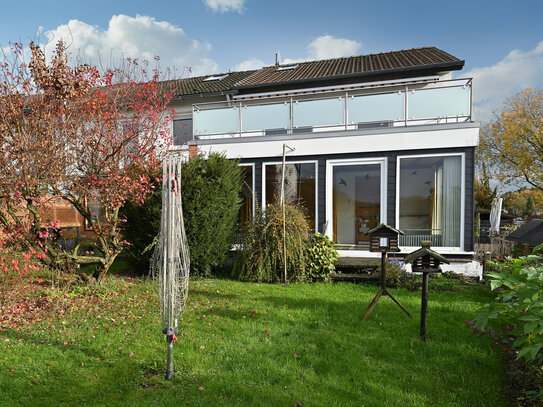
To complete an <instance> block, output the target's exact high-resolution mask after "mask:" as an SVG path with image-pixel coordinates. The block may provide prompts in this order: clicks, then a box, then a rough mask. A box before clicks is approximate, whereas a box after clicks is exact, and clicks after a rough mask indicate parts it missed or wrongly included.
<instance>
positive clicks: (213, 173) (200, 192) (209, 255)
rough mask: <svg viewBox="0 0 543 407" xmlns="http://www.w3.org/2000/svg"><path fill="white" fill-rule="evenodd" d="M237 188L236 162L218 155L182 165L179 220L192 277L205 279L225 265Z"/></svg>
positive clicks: (239, 183)
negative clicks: (188, 254)
mask: <svg viewBox="0 0 543 407" xmlns="http://www.w3.org/2000/svg"><path fill="white" fill-rule="evenodd" d="M241 188H242V172H241V168H240V167H239V163H238V161H236V160H228V159H227V158H226V157H225V156H224V155H222V154H217V153H211V154H210V155H209V156H208V157H207V158H204V157H202V156H197V157H195V158H193V159H192V160H190V161H189V162H187V163H185V164H184V165H183V167H182V173H181V191H182V195H183V217H184V220H185V231H186V233H187V241H188V244H189V251H190V265H191V274H192V275H193V276H194V275H195V276H201V277H203V276H208V275H210V274H211V272H212V270H214V269H215V268H217V267H220V266H222V265H223V263H224V262H225V260H226V256H227V254H228V250H229V249H230V245H231V244H232V242H233V241H234V234H235V232H236V228H237V219H238V211H239V206H240V194H241Z"/></svg>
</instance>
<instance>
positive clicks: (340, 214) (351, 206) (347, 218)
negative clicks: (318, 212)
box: [332, 164, 381, 246]
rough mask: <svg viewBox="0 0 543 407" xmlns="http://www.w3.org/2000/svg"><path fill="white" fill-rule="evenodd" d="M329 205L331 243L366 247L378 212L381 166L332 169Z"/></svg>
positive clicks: (370, 165)
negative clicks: (331, 224) (331, 189)
mask: <svg viewBox="0 0 543 407" xmlns="http://www.w3.org/2000/svg"><path fill="white" fill-rule="evenodd" d="M332 205H333V206H332V208H333V210H332V212H333V213H332V216H333V227H334V230H333V236H334V242H335V243H338V244H357V245H363V246H366V245H369V240H370V239H369V235H368V233H367V232H368V231H369V230H370V229H372V228H374V227H375V226H377V225H379V219H380V213H381V165H380V164H362V165H336V166H334V167H333V204H332Z"/></svg>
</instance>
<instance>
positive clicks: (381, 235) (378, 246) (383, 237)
mask: <svg viewBox="0 0 543 407" xmlns="http://www.w3.org/2000/svg"><path fill="white" fill-rule="evenodd" d="M368 234H369V235H370V252H380V253H381V289H380V290H379V292H378V293H377V295H376V296H375V298H374V299H373V301H372V302H371V304H370V306H369V307H368V310H367V311H366V314H365V315H364V321H365V320H366V319H367V318H368V317H369V316H370V314H371V312H372V311H373V308H374V307H375V304H377V302H378V301H379V298H381V297H382V296H383V295H388V296H389V297H390V299H391V300H392V301H394V302H395V303H396V305H397V306H398V307H400V309H401V310H402V311H403V312H405V313H406V314H407V315H408V316H409V317H410V318H412V316H411V314H410V313H409V311H407V310H406V309H405V308H404V307H403V305H402V304H400V302H399V301H398V300H397V299H396V298H394V296H393V295H392V294H390V293H389V292H388V290H387V288H386V272H387V270H386V263H387V253H388V252H399V251H400V248H399V247H398V235H403V234H404V233H403V232H402V231H401V230H397V229H394V228H392V227H390V226H388V225H385V224H383V223H382V224H380V225H379V226H377V227H375V228H373V229H371V230H370V231H368Z"/></svg>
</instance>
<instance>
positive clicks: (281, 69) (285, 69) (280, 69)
mask: <svg viewBox="0 0 543 407" xmlns="http://www.w3.org/2000/svg"><path fill="white" fill-rule="evenodd" d="M296 68H298V64H296V65H286V66H280V67H278V68H277V69H276V71H290V70H291V69H296Z"/></svg>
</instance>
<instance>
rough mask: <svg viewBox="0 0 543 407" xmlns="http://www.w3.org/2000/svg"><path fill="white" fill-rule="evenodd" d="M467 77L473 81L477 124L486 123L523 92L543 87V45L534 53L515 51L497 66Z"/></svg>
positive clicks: (476, 70)
mask: <svg viewBox="0 0 543 407" xmlns="http://www.w3.org/2000/svg"><path fill="white" fill-rule="evenodd" d="M462 76H466V77H473V105H474V117H475V120H479V121H483V122H486V121H488V120H490V119H491V118H492V112H493V111H496V112H499V111H500V110H501V107H502V105H503V102H504V101H505V99H506V98H507V97H509V96H512V95H514V94H515V93H517V92H519V91H520V90H521V89H524V88H529V87H532V88H533V87H542V86H543V41H542V42H540V43H539V44H538V45H537V46H536V47H535V48H534V49H532V50H530V51H527V52H523V51H521V50H513V51H511V52H510V53H509V54H508V55H507V56H506V57H505V58H504V59H502V60H501V61H499V62H498V63H497V64H495V65H492V66H488V67H483V68H474V69H472V70H471V71H469V72H467V73H466V74H465V75H462Z"/></svg>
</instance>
